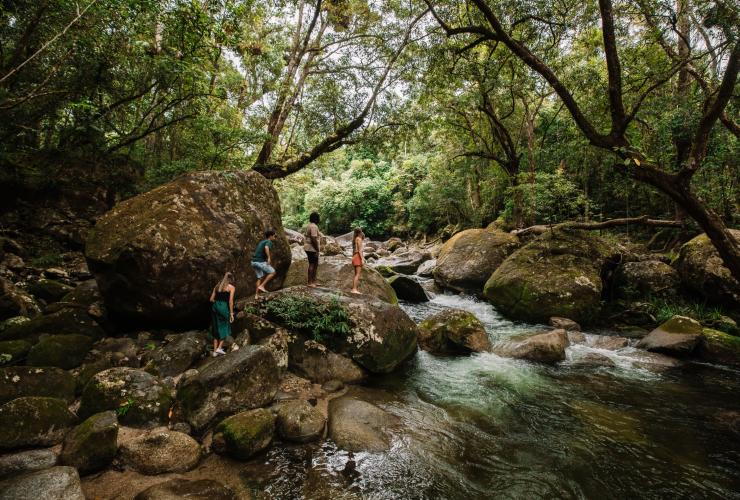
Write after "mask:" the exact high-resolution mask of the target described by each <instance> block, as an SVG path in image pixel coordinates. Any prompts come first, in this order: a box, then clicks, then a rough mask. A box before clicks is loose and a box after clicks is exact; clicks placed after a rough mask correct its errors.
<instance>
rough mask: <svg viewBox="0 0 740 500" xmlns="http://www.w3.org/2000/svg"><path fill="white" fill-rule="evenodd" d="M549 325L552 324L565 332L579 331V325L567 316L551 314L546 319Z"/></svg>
mask: <svg viewBox="0 0 740 500" xmlns="http://www.w3.org/2000/svg"><path fill="white" fill-rule="evenodd" d="M548 323H549V324H550V326H552V327H553V328H555V329H558V328H560V329H563V330H565V331H566V332H580V331H581V325H579V324H578V323H576V322H575V321H573V320H572V319H568V318H560V317H558V316H553V317H551V318H550V320H549V321H548Z"/></svg>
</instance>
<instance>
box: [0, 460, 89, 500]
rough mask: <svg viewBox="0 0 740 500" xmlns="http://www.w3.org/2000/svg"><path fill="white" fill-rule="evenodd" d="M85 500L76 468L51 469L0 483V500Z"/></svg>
mask: <svg viewBox="0 0 740 500" xmlns="http://www.w3.org/2000/svg"><path fill="white" fill-rule="evenodd" d="M62 499H63V500H85V494H84V493H83V492H82V485H81V484H80V475H79V474H78V473H77V470H76V469H75V468H74V467H61V466H59V467H51V468H49V469H44V470H39V471H35V472H31V473H29V474H25V475H22V476H18V477H14V478H11V479H7V480H6V481H3V482H2V483H0V500H62Z"/></svg>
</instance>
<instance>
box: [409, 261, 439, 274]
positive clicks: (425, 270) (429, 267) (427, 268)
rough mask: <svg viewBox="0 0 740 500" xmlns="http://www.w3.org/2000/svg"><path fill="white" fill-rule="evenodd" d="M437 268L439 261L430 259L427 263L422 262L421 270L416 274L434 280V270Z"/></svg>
mask: <svg viewBox="0 0 740 500" xmlns="http://www.w3.org/2000/svg"><path fill="white" fill-rule="evenodd" d="M436 268H437V259H429V260H427V261H426V262H422V263H421V265H420V266H419V268H418V269H417V270H416V272H415V273H414V274H415V275H417V276H421V277H422V278H433V277H434V270H435V269H436Z"/></svg>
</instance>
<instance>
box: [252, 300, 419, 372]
mask: <svg viewBox="0 0 740 500" xmlns="http://www.w3.org/2000/svg"><path fill="white" fill-rule="evenodd" d="M249 307H251V308H254V309H255V310H256V312H257V314H258V315H260V316H263V317H265V318H266V319H268V320H270V321H272V322H274V323H277V324H279V325H282V326H285V327H286V328H291V329H292V330H294V331H296V333H301V334H303V335H305V336H307V337H309V338H310V337H315V338H317V339H318V340H320V341H321V343H323V344H325V345H326V346H327V347H329V349H331V350H332V351H334V352H336V353H338V354H346V355H348V356H349V357H350V358H352V359H353V360H354V361H355V362H357V363H358V364H359V365H360V366H362V367H363V368H365V369H367V370H368V371H369V372H371V373H390V372H392V371H393V370H395V369H396V367H398V366H399V365H400V364H401V363H403V362H404V361H406V360H407V359H409V358H410V357H411V356H412V355H413V354H414V352H415V351H416V338H417V335H418V328H417V327H416V325H415V324H414V322H413V321H411V319H410V318H409V317H408V316H407V315H406V313H405V312H403V310H402V309H401V308H399V307H398V306H395V305H392V304H388V303H387V302H383V301H381V300H378V299H373V298H371V297H368V296H366V295H353V294H341V293H337V292H333V291H331V290H326V289H322V288H309V287H291V288H287V289H283V290H280V291H278V292H275V293H271V294H269V295H263V296H261V297H260V298H259V299H256V300H255V301H253V302H251V303H250V306H249ZM288 314H289V316H288ZM329 315H330V316H331V317H332V318H333V320H332V321H331V322H330V323H331V324H329V325H327V324H326V321H325V320H324V321H323V322H322V320H323V318H325V317H327V316H329ZM299 318H300V319H299ZM297 322H300V323H301V324H302V325H303V327H302V328H303V331H301V328H296V323H297Z"/></svg>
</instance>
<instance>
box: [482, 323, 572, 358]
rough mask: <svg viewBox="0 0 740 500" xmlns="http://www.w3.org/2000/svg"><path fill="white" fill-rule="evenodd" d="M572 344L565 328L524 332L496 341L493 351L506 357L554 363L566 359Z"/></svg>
mask: <svg viewBox="0 0 740 500" xmlns="http://www.w3.org/2000/svg"><path fill="white" fill-rule="evenodd" d="M568 345H570V343H569V341H568V334H567V332H566V331H565V330H552V331H550V332H540V333H533V334H522V335H515V336H512V337H509V338H508V339H506V340H502V341H499V342H495V343H494V344H493V352H494V353H496V354H498V355H499V356H502V357H504V358H517V359H526V360H528V361H537V362H539V363H547V364H554V363H557V362H559V361H563V360H564V359H565V348H566V347H568Z"/></svg>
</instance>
